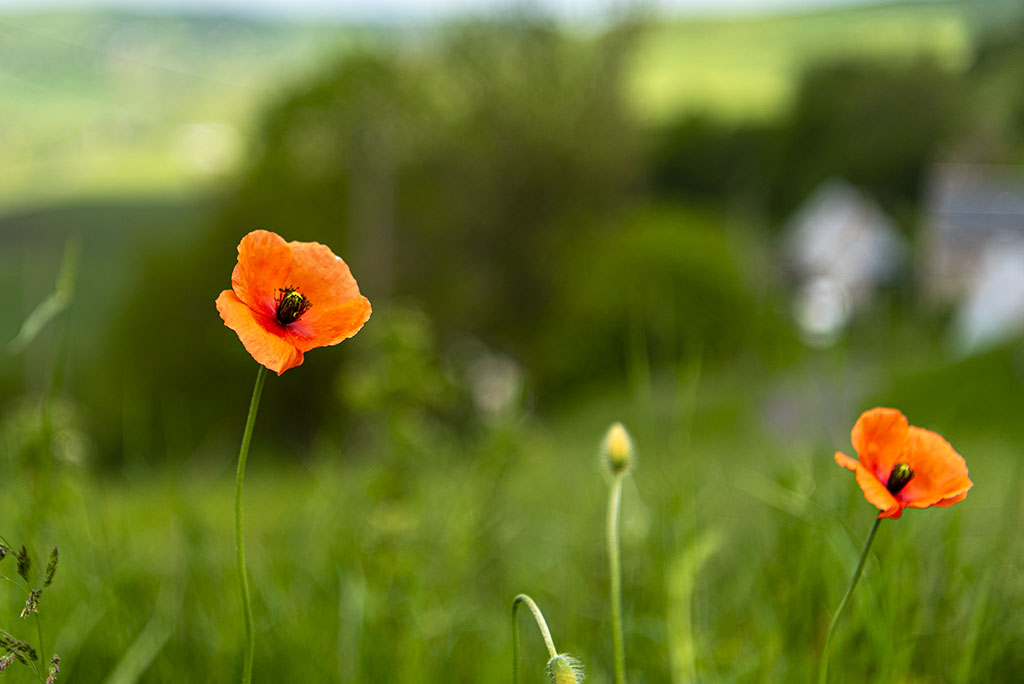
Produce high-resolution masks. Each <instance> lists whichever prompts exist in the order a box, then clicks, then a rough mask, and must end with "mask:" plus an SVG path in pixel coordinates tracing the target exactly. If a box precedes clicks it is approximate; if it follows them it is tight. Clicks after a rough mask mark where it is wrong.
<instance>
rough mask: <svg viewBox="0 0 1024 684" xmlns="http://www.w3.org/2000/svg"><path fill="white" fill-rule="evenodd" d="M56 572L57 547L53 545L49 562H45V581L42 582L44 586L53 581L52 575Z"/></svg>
mask: <svg viewBox="0 0 1024 684" xmlns="http://www.w3.org/2000/svg"><path fill="white" fill-rule="evenodd" d="M56 572H57V547H56V546H54V547H53V551H51V552H50V562H49V563H47V564H46V581H44V582H43V586H44V587H48V586H50V583H51V582H53V575H54V573H56Z"/></svg>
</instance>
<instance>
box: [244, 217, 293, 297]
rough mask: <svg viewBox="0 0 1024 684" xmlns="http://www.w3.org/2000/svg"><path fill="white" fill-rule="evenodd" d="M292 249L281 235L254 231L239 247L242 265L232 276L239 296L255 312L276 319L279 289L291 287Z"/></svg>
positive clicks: (265, 231)
mask: <svg viewBox="0 0 1024 684" xmlns="http://www.w3.org/2000/svg"><path fill="white" fill-rule="evenodd" d="M291 268H292V248H291V247H290V246H289V245H288V243H287V242H285V241H284V238H282V237H281V236H280V235H278V234H277V233H271V232H270V231H268V230H254V231H252V232H251V233H249V234H248V235H246V236H245V237H244V238H242V241H241V242H239V243H238V264H237V265H236V266H235V269H234V271H232V273H231V287H232V289H234V291H235V294H236V295H238V298H239V299H240V300H242V301H243V302H244V303H246V304H248V305H249V306H250V307H251V308H252V309H255V310H256V311H259V312H260V313H262V314H264V315H265V316H273V315H274V311H275V309H276V305H275V303H274V298H275V296H276V295H277V290H278V288H282V287H287V286H288V285H289V284H290V283H289V273H290V271H291Z"/></svg>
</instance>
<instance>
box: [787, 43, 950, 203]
mask: <svg viewBox="0 0 1024 684" xmlns="http://www.w3.org/2000/svg"><path fill="white" fill-rule="evenodd" d="M966 96H967V92H966V88H965V84H964V82H963V80H962V79H961V77H960V76H958V75H957V74H955V73H952V72H950V71H949V70H947V69H943V68H941V67H939V66H937V65H936V64H934V63H932V62H928V61H915V62H911V63H908V64H898V65H895V66H893V65H883V64H881V63H875V62H865V61H841V62H835V63H831V64H824V65H820V66H815V67H813V68H811V69H809V70H808V71H807V72H806V73H805V75H804V77H803V80H802V82H801V84H800V87H799V90H798V92H797V95H796V100H795V102H794V105H793V111H792V114H791V115H790V117H789V119H788V121H787V122H786V129H787V131H786V136H785V137H786V142H785V146H784V149H783V153H782V158H781V159H780V173H778V174H776V175H775V176H774V192H773V207H774V209H775V210H776V212H777V213H778V214H779V215H785V214H787V213H788V212H789V211H791V210H792V209H793V208H795V207H796V206H797V204H799V203H800V202H801V201H803V199H804V198H805V197H806V196H807V195H808V194H809V193H810V192H812V191H813V190H814V188H815V187H816V186H817V185H818V184H819V183H821V182H822V181H824V180H825V179H827V178H829V177H832V176H841V177H844V178H846V179H847V180H848V181H850V182H851V183H853V184H854V185H857V186H858V187H861V188H864V189H866V190H868V191H869V192H870V193H871V194H872V195H874V196H875V197H876V198H878V199H879V200H880V201H881V202H882V203H883V204H886V205H887V206H889V207H890V208H891V209H901V208H902V207H903V206H904V205H906V204H908V203H912V202H915V201H916V200H917V198H918V197H919V196H920V192H921V190H922V189H923V176H924V173H925V172H926V170H927V167H928V165H929V164H930V163H932V162H933V161H935V160H936V157H937V155H938V152H939V151H940V150H941V149H942V148H943V147H944V146H945V145H948V144H949V143H950V141H951V140H953V139H954V138H955V137H956V135H957V134H958V133H959V132H960V131H961V124H962V122H963V120H964V105H965V103H966Z"/></svg>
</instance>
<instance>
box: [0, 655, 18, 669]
mask: <svg viewBox="0 0 1024 684" xmlns="http://www.w3.org/2000/svg"><path fill="white" fill-rule="evenodd" d="M14 657H15V651H9V652H8V653H7V654H5V655H4V656H3V657H2V658H0V672H3V671H4V670H6V669H7V668H9V667H10V666H11V663H13V662H14Z"/></svg>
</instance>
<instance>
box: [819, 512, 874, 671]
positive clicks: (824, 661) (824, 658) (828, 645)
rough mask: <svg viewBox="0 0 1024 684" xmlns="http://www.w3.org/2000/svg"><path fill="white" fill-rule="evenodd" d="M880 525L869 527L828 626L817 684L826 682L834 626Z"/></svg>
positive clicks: (857, 578) (855, 582)
mask: <svg viewBox="0 0 1024 684" xmlns="http://www.w3.org/2000/svg"><path fill="white" fill-rule="evenodd" d="M881 523H882V519H881V518H875V524H874V525H872V526H871V532H870V533H869V534H868V540H867V542H865V544H864V550H863V551H861V552H860V561H859V562H858V563H857V569H856V570H855V571H854V572H853V580H852V581H851V582H850V587H849V589H847V590H846V595H845V596H843V600H842V601H840V602H839V607H838V608H836V614H835V616H833V618H832V624H830V625H829V626H828V634H827V635H826V636H825V648H824V649H822V652H821V665H819V666H818V684H826V682H827V681H828V659H829V655H831V650H832V637H833V635H834V634H835V631H836V625H838V624H839V618H840V617H841V616H842V614H843V610H844V609H845V608H846V604H847V603H849V602H850V597H851V596H852V595H853V590H854V589H856V588H857V582H858V581H860V575H861V573H862V572H863V571H864V563H865V562H867V559H868V551H870V550H871V542H873V541H875V532H877V531H878V526H879V525H880V524H881Z"/></svg>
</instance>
